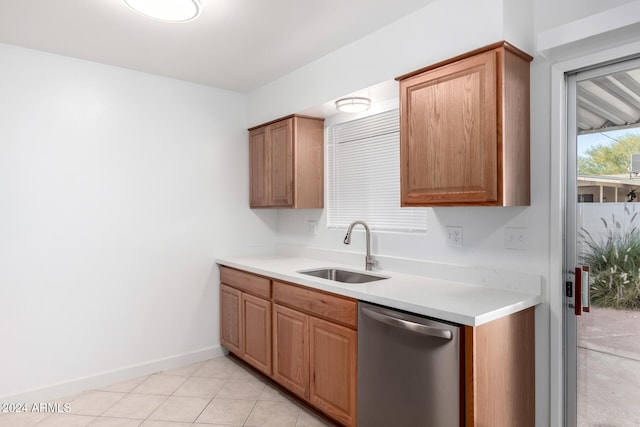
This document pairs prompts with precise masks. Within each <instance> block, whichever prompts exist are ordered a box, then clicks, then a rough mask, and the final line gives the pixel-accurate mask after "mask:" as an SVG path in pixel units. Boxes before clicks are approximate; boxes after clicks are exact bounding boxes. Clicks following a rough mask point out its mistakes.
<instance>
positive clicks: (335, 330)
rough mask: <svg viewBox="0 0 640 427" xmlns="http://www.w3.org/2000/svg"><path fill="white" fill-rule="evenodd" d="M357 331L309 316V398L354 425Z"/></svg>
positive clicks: (322, 408) (324, 409)
mask: <svg viewBox="0 0 640 427" xmlns="http://www.w3.org/2000/svg"><path fill="white" fill-rule="evenodd" d="M357 346H358V335H357V333H356V331H354V330H352V329H349V328H346V327H344V326H340V325H337V324H335V323H332V322H327V321H325V320H322V319H318V318H315V317H310V319H309V366H310V368H309V369H310V380H311V384H310V390H309V401H310V402H311V403H312V404H313V405H315V406H316V407H317V408H319V409H321V410H322V411H324V412H326V413H327V414H329V415H330V416H332V417H333V418H335V419H337V420H339V421H341V422H343V423H344V424H346V425H349V426H351V425H355V417H356V403H357V402H356V384H357V376H358V373H357Z"/></svg>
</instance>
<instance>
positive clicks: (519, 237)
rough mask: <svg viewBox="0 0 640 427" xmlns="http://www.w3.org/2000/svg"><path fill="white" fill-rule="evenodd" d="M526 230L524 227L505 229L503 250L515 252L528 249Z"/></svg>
mask: <svg viewBox="0 0 640 427" xmlns="http://www.w3.org/2000/svg"><path fill="white" fill-rule="evenodd" d="M528 234H529V233H528V230H527V229H526V228H524V227H505V229H504V248H505V249H512V250H516V251H524V250H527V249H529V235H528Z"/></svg>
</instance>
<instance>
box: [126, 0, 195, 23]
mask: <svg viewBox="0 0 640 427" xmlns="http://www.w3.org/2000/svg"><path fill="white" fill-rule="evenodd" d="M124 2H125V3H126V4H127V6H129V7H130V8H131V9H133V10H134V11H135V12H137V13H139V14H140V15H143V16H146V17H147V18H151V19H155V20H157V21H164V22H188V21H192V20H194V19H196V18H197V17H198V15H200V10H201V8H200V1H199V0H124Z"/></svg>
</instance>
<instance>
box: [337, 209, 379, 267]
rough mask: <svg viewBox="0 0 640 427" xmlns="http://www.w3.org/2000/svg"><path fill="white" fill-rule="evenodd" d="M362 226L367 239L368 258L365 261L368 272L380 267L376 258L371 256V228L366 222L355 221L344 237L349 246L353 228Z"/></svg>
mask: <svg viewBox="0 0 640 427" xmlns="http://www.w3.org/2000/svg"><path fill="white" fill-rule="evenodd" d="M358 224H360V225H362V226H363V227H364V231H365V233H366V237H367V256H366V257H365V259H364V268H365V270H366V271H371V270H373V267H375V266H376V265H378V261H376V259H375V258H374V257H372V256H371V231H369V226H368V225H367V223H366V222H364V221H353V222H352V223H351V224H350V225H349V228H347V235H346V236H344V244H345V245H348V244H350V243H351V232H352V231H353V227H355V226H356V225H358Z"/></svg>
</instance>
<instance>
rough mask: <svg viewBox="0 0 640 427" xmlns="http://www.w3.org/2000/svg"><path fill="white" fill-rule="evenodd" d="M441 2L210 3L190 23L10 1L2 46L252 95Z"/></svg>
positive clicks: (79, 5)
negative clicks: (258, 89)
mask: <svg viewBox="0 0 640 427" xmlns="http://www.w3.org/2000/svg"><path fill="white" fill-rule="evenodd" d="M431 1H433V0H402V1H398V0H347V1H345V0H201V3H202V15H201V16H200V17H199V18H198V19H196V20H195V21H191V22H189V23H181V24H175V23H174V24H172V23H163V22H157V21H153V20H149V19H146V18H144V17H142V16H140V15H138V14H136V13H134V12H132V11H131V10H130V9H129V8H128V7H127V6H126V5H125V4H124V1H123V0H15V1H10V0H5V1H0V43H8V44H13V45H18V46H22V47H27V48H32V49H39V50H43V51H47V52H52V53H57V54H62V55H67V56H71V57H76V58H82V59H87V60H90V61H95V62H100V63H104V64H110V65H115V66H119V67H124V68H129V69H133V70H138V71H143V72H147V73H152V74H158V75H162V76H167V77H173V78H177V79H181V80H186V81H191V82H195V83H200V84H205V85H210V86H214V87H219V88H223V89H229V90H233V91H237V92H244V93H247V92H250V91H252V90H254V89H256V88H258V87H260V86H262V85H264V84H266V83H269V82H271V81H273V80H275V79H277V78H278V77H280V76H283V75H285V74H287V73H289V72H291V71H293V70H295V69H297V68H299V67H301V66H303V65H305V64H307V63H309V62H312V61H313V60H315V59H317V58H320V57H322V56H324V55H326V54H328V53H330V52H332V51H333V50H336V49H338V48H340V47H342V46H345V45H347V44H349V43H351V42H354V41H356V40H358V39H359V38H362V37H363V36H365V35H367V34H369V33H372V32H374V31H376V30H377V29H379V28H382V27H384V26H386V25H388V24H389V23H391V22H393V21H396V20H398V19H400V18H401V17H403V16H405V15H408V14H410V13H412V12H413V11H416V10H418V9H420V8H422V7H424V6H425V5H426V4H428V3H430V2H431Z"/></svg>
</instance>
